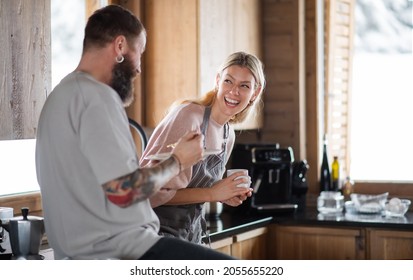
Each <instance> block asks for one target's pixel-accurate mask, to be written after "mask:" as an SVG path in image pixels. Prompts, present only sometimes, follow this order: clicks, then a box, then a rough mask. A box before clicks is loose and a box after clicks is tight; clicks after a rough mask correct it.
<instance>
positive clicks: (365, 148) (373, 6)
mask: <svg viewBox="0 0 413 280" xmlns="http://www.w3.org/2000/svg"><path fill="white" fill-rule="evenodd" d="M412 4H413V2H412V1H408V0H398V1H394V0H393V1H385V0H380V1H366V0H357V1H356V7H355V8H356V9H355V40H354V56H353V74H352V107H351V109H352V113H351V118H352V120H351V123H352V126H351V143H352V145H351V170H350V172H351V176H352V177H353V178H354V179H355V180H364V181H366V180H370V181H371V180H374V181H390V182H391V181H393V182H400V181H404V182H405V181H410V182H412V181H413V172H412V171H411V170H412V167H413V165H412V163H411V160H412V159H413V145H412V143H413V80H412V77H413V52H412V42H413V41H412V40H413V38H412V34H413V33H412V32H413V22H412V7H413V5H412Z"/></svg>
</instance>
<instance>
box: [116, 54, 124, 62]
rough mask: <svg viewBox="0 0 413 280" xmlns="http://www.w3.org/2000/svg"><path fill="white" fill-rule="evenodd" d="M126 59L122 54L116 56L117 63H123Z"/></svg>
mask: <svg viewBox="0 0 413 280" xmlns="http://www.w3.org/2000/svg"><path fill="white" fill-rule="evenodd" d="M124 60H125V58H124V57H123V55H121V56H120V58H119V57H118V56H117V57H116V62H117V63H122V62H123V61H124Z"/></svg>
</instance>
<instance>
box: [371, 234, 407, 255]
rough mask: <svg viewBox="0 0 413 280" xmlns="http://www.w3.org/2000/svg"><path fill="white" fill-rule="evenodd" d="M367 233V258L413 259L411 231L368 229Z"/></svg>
mask: <svg viewBox="0 0 413 280" xmlns="http://www.w3.org/2000/svg"><path fill="white" fill-rule="evenodd" d="M367 233H368V235H367V236H368V242H369V247H368V254H367V257H368V258H369V259H373V260H397V259H398V260H400V259H410V260H411V259H413V231H399V230H384V229H383V230H381V229H380V230H378V229H368V230H367Z"/></svg>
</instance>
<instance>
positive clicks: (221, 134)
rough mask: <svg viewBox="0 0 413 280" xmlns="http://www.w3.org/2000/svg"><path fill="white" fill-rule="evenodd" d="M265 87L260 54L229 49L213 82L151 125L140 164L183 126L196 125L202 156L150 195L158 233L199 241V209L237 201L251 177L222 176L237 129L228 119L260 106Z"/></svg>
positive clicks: (147, 162)
mask: <svg viewBox="0 0 413 280" xmlns="http://www.w3.org/2000/svg"><path fill="white" fill-rule="evenodd" d="M264 87H265V77H264V72H263V66H262V63H261V62H260V60H259V59H258V58H257V57H256V56H254V55H252V54H248V53H245V52H236V53H233V54H231V55H230V56H229V57H228V58H227V59H226V60H225V62H224V63H223V64H222V65H221V67H220V68H219V71H218V72H217V75H216V79H215V88H214V89H213V90H212V91H210V92H208V93H207V94H206V95H205V96H203V97H202V98H201V99H200V100H185V101H183V102H182V103H181V104H179V105H177V106H174V107H173V108H172V109H171V110H170V112H169V113H168V115H167V116H166V117H165V118H164V119H163V120H162V121H161V122H160V124H159V125H158V126H157V127H156V128H155V130H154V132H153V134H152V136H151V138H150V140H149V143H148V146H147V148H146V150H145V152H144V154H143V156H142V159H141V165H142V166H151V165H153V164H156V163H157V161H151V160H149V159H148V158H151V157H150V156H151V155H152V156H153V155H156V154H159V153H164V152H170V150H171V146H170V144H172V143H175V142H176V141H177V140H178V139H179V138H180V137H181V136H182V135H183V134H185V133H186V132H187V131H193V130H198V131H200V132H201V133H202V135H203V136H204V139H203V146H204V149H205V156H204V159H203V160H202V161H200V162H198V163H197V164H196V165H194V166H193V167H192V168H189V169H186V170H183V171H182V172H181V173H180V174H179V175H178V176H176V177H174V178H173V179H172V180H171V181H169V182H168V183H167V184H166V185H165V186H164V187H163V188H162V189H161V190H160V191H159V192H158V193H157V194H155V195H154V196H152V197H151V198H150V201H151V205H152V207H153V208H154V211H155V213H156V214H157V215H158V217H159V219H160V222H161V229H160V234H161V235H164V236H175V237H179V238H181V239H185V240H188V241H191V242H194V243H201V236H202V234H203V233H205V230H206V222H205V217H204V216H203V214H202V207H203V204H204V203H205V202H217V201H220V202H223V203H225V204H227V205H230V206H238V205H240V204H241V203H242V202H243V201H244V200H245V199H246V198H247V197H248V196H251V191H252V189H251V188H241V187H237V185H238V184H242V183H246V184H248V185H250V184H251V179H250V178H249V177H248V178H245V177H244V178H242V179H237V180H234V179H235V178H236V177H238V176H240V175H242V174H240V173H235V174H233V175H232V176H229V177H228V178H224V179H222V177H223V174H224V172H225V165H226V163H227V161H228V158H229V156H230V154H231V152H232V148H233V146H234V141H235V133H234V129H233V128H232V126H231V124H235V123H239V122H242V121H243V120H244V119H246V118H247V117H248V116H250V113H255V112H256V111H257V110H258V109H259V108H260V107H261V106H260V105H261V104H260V103H261V96H262V92H263V90H264Z"/></svg>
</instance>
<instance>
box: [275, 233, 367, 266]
mask: <svg viewBox="0 0 413 280" xmlns="http://www.w3.org/2000/svg"><path fill="white" fill-rule="evenodd" d="M274 228H275V230H274ZM271 231H272V233H271V237H272V239H273V240H274V241H275V242H269V244H270V245H271V248H270V249H269V250H270V254H271V258H275V259H285V260H346V259H347V260H357V259H365V257H366V256H365V255H366V254H365V238H364V230H362V229H357V228H356V229H349V228H327V227H309V226H308V227H306V226H274V227H273V228H272V229H271Z"/></svg>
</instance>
